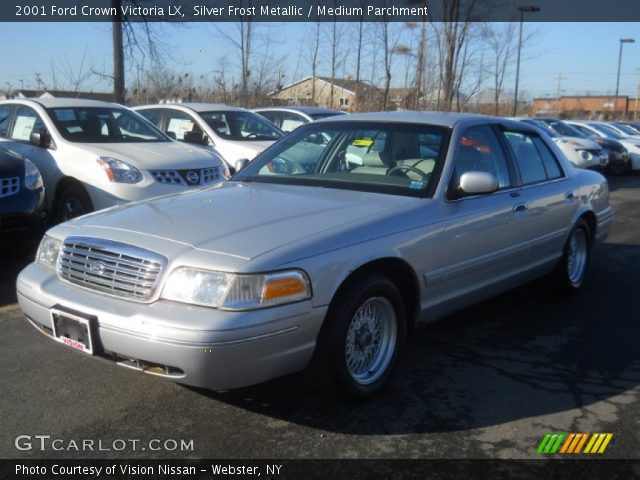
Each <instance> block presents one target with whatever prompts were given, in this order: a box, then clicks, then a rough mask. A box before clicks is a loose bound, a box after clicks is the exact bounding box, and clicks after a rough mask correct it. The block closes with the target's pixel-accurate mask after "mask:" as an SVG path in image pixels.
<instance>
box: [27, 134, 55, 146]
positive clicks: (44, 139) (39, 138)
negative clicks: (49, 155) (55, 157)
mask: <svg viewBox="0 0 640 480" xmlns="http://www.w3.org/2000/svg"><path fill="white" fill-rule="evenodd" d="M29 143H30V144H31V145H35V146H36V147H42V148H49V147H50V146H51V135H49V132H48V131H47V130H44V129H43V130H41V131H39V132H31V135H29Z"/></svg>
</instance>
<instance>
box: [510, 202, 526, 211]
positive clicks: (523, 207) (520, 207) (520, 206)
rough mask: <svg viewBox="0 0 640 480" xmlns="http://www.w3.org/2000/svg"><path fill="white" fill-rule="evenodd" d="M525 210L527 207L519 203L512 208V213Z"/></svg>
mask: <svg viewBox="0 0 640 480" xmlns="http://www.w3.org/2000/svg"><path fill="white" fill-rule="evenodd" d="M527 208H529V206H528V205H527V204H526V203H519V204H517V205H514V206H513V211H514V212H516V213H517V212H524V211H525V210H526V209H527Z"/></svg>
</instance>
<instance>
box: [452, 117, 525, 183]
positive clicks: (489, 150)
mask: <svg viewBox="0 0 640 480" xmlns="http://www.w3.org/2000/svg"><path fill="white" fill-rule="evenodd" d="M466 172H486V173H490V174H492V175H494V176H495V177H496V178H497V179H498V185H499V186H500V189H505V188H510V187H511V186H513V181H512V178H511V173H510V171H509V166H508V163H507V159H506V157H505V156H504V152H503V150H502V147H501V145H500V142H499V141H498V139H497V138H496V135H495V133H494V132H493V129H492V128H491V126H489V125H480V126H477V127H470V128H468V129H467V130H465V132H464V133H463V135H462V137H461V139H460V141H459V143H458V146H457V149H456V156H455V159H454V167H453V175H452V176H451V184H450V185H449V188H450V189H452V190H456V189H457V188H458V185H459V184H460V177H461V176H462V175H463V174H464V173H466Z"/></svg>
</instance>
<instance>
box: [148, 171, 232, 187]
mask: <svg viewBox="0 0 640 480" xmlns="http://www.w3.org/2000/svg"><path fill="white" fill-rule="evenodd" d="M190 172H191V173H196V174H197V175H198V180H197V181H196V182H195V183H193V182H191V181H188V174H189V173H190ZM151 176H152V177H153V178H154V180H155V181H156V182H158V183H164V184H169V185H183V186H184V185H186V186H188V187H199V186H203V185H209V184H212V183H216V182H219V181H220V180H222V176H221V169H220V167H206V168H191V169H184V170H151Z"/></svg>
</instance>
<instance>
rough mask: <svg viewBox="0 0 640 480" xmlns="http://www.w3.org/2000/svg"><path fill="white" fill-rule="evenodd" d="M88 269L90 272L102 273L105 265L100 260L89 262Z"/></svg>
mask: <svg viewBox="0 0 640 480" xmlns="http://www.w3.org/2000/svg"><path fill="white" fill-rule="evenodd" d="M88 266H89V271H90V272H91V273H95V274H96V275H104V271H105V270H106V268H107V266H106V265H105V264H104V263H102V262H90V263H89V265H88Z"/></svg>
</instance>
